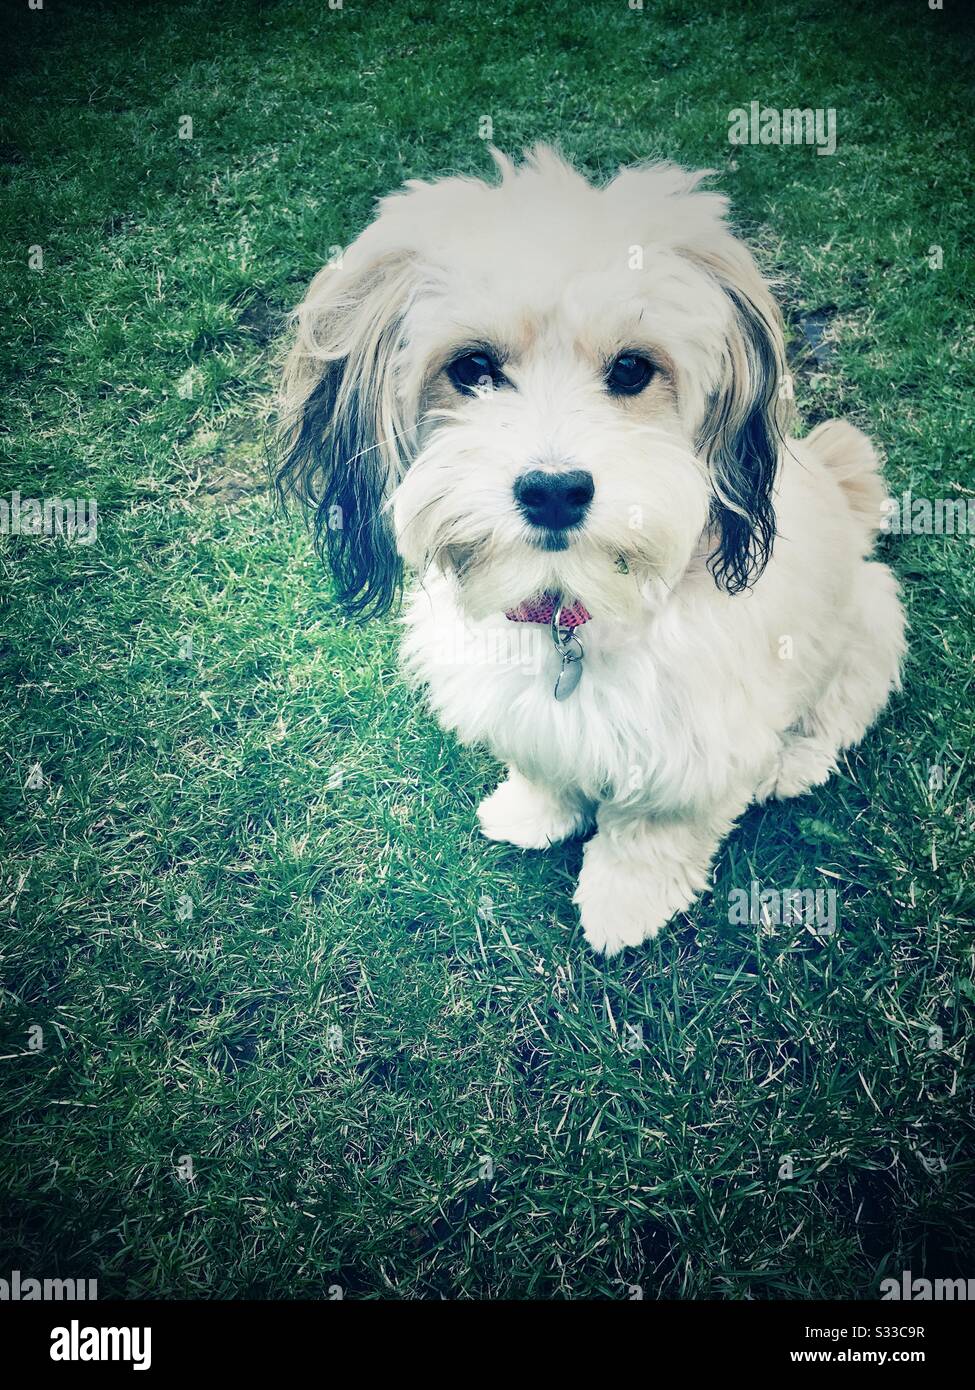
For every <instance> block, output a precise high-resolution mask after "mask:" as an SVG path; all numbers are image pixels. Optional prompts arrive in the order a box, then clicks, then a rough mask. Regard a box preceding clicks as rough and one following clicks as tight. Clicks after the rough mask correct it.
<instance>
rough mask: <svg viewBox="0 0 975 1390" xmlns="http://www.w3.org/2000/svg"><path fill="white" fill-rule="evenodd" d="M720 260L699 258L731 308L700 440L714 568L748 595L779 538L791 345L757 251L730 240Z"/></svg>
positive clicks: (720, 579)
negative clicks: (777, 494)
mask: <svg viewBox="0 0 975 1390" xmlns="http://www.w3.org/2000/svg"><path fill="white" fill-rule="evenodd" d="M727 243H728V244H727V245H726V247H725V248H723V251H722V253H720V254H711V255H703V256H698V257H695V259H696V260H697V261H698V264H700V265H701V266H702V267H703V268H705V269H707V270H708V271H709V272H710V273H711V274H712V275H713V276H714V277H715V279H716V280H717V281H718V283H719V285H720V286H721V289H722V290H723V292H724V294H725V296H726V298H727V300H728V303H729V305H730V307H731V317H730V321H729V327H728V330H727V336H726V343H725V354H724V356H725V360H724V368H723V375H722V380H721V382H720V384H719V385H718V387H717V389H716V390H715V391H714V392H713V394H712V396H711V399H710V401H709V402H708V409H707V413H706V416H705V420H704V424H703V426H702V429H701V431H700V434H699V437H698V449H699V451H700V453H701V455H702V457H704V458H706V459H707V461H708V464H709V467H710V472H711V482H712V487H713V489H714V500H713V504H712V523H713V526H714V529H715V531H716V533H717V538H718V540H717V546H716V547H715V549H714V551H713V552H712V553H711V555H710V556H709V560H708V564H709V568H710V570H711V573H712V574H713V576H714V580H715V583H716V584H717V585H718V587H719V588H723V589H725V590H726V591H727V592H728V593H729V594H737V593H741V591H742V590H743V589H747V588H748V587H749V586H750V585H751V584H753V583H754V582H755V580H756V579H757V578H758V577H759V575H760V574H761V573H762V570H763V569H764V568H765V566H766V564H767V563H768V560H769V557H770V556H771V553H772V545H773V542H774V540H775V509H774V503H773V492H774V488H775V481H776V476H777V473H778V464H779V451H780V448H781V447H782V443H783V440H784V432H785V426H786V423H787V419H788V414H789V406H788V402H787V400H786V399H785V397H784V394H783V392H782V389H781V387H782V382H783V381H784V380H785V378H786V367H785V345H784V341H783V335H782V326H781V317H780V315H779V310H778V306H777V305H776V303H775V301H774V299H773V298H772V296H771V294H770V293H769V290H768V288H767V286H766V284H765V282H764V280H763V279H762V277H761V275H760V274H759V271H758V268H757V267H756V265H755V263H754V261H753V260H752V257H751V255H750V253H749V252H748V251H747V249H746V248H745V247H744V246H743V245H742V244H741V243H740V242H735V241H732V240H731V238H730V237H728V238H727Z"/></svg>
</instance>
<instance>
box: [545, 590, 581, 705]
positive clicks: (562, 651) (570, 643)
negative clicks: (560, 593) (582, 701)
mask: <svg viewBox="0 0 975 1390" xmlns="http://www.w3.org/2000/svg"><path fill="white" fill-rule="evenodd" d="M561 619H562V600H561V598H560V599H559V601H558V603H557V604H556V605H555V611H554V612H553V614H552V641H553V642H554V643H555V650H556V651H557V652H558V654H559V656H560V657H561V658H562V669H561V670H560V671H559V674H558V679H557V680H556V682H555V691H554V695H555V698H556V700H567V699H568V698H569V696H570V695H571V694H572V692H573V690H575V688H576V686H577V685H578V684H579V682H580V681H581V680H582V658H583V656H585V652H584V651H583V650H582V643H581V642H580V641H579V639H578V637H577V636H576V635H575V632H574V631H573V630H572V628H571V627H562V626H561Z"/></svg>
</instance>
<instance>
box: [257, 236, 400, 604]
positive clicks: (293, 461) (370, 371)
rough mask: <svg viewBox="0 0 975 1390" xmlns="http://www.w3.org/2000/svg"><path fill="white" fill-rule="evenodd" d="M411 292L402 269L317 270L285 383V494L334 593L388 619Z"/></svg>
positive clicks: (394, 572) (395, 572) (394, 585)
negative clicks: (304, 519) (400, 370)
mask: <svg viewBox="0 0 975 1390" xmlns="http://www.w3.org/2000/svg"><path fill="white" fill-rule="evenodd" d="M343 277H344V278H343ZM408 285H409V267H408V265H407V264H406V263H405V261H403V260H389V261H387V262H385V263H382V264H377V265H371V266H368V265H367V266H366V267H364V268H362V269H360V270H359V271H358V272H357V273H352V272H347V271H344V270H342V269H339V268H336V269H332V268H331V267H329V268H327V269H326V270H324V271H321V272H320V273H319V275H318V276H317V277H316V279H315V281H314V282H313V284H312V286H311V288H310V290H309V292H308V295H307V296H306V298H305V301H304V302H303V304H302V305H301V307H300V308H299V309H298V310H297V312H296V314H295V316H294V318H295V323H296V334H295V341H294V345H293V347H292V350H291V354H290V356H289V359H288V362H287V365H286V367H285V372H284V379H283V384H282V411H281V415H282V419H281V428H280V439H281V450H280V465H279V467H278V471H277V475H276V484H277V490H278V495H279V496H280V497H281V498H282V500H285V499H287V498H288V497H294V498H296V499H297V500H298V501H299V502H301V503H303V504H305V505H306V506H307V507H308V508H309V509H310V510H312V511H313V514H314V529H315V541H316V546H317V548H318V550H319V553H320V554H321V555H322V557H323V559H324V560H325V561H326V563H327V564H328V566H329V568H330V570H331V572H332V575H333V578H334V582H335V588H336V594H337V596H338V598H339V600H340V601H341V603H342V605H343V607H344V608H345V610H346V611H347V612H349V613H351V614H354V615H357V616H361V617H373V616H377V615H379V614H382V613H385V612H387V611H388V610H389V609H390V608H391V607H392V606H393V604H394V603H395V602H396V601H397V599H398V597H399V595H400V592H401V589H402V565H401V562H400V559H399V556H398V555H397V553H396V544H395V538H394V536H393V529H392V525H391V522H390V518H389V515H388V509H387V506H386V503H387V501H388V498H389V494H390V492H391V490H392V487H393V486H394V485H395V482H396V481H397V478H398V476H399V475H400V474H401V471H402V467H403V453H404V436H408V435H409V434H410V433H411V429H410V425H409V424H408V422H407V421H405V420H404V418H403V410H402V406H401V403H400V402H399V400H398V396H397V390H396V381H395V362H396V354H397V351H398V349H399V347H400V335H401V327H402V314H403V310H404V307H405V303H406V300H407V296H408Z"/></svg>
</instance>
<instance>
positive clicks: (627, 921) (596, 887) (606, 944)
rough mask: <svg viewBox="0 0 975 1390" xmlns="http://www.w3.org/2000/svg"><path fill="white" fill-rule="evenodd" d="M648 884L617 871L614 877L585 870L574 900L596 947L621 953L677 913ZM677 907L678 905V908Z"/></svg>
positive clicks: (612, 953) (586, 933)
mask: <svg viewBox="0 0 975 1390" xmlns="http://www.w3.org/2000/svg"><path fill="white" fill-rule="evenodd" d="M645 889H646V885H645V884H644V883H643V882H642V881H641V882H640V883H639V884H634V883H632V882H630V883H627V882H625V881H623V880H622V879H621V876H620V874H619V873H618V872H617V873H616V874H615V875H613V876H612V877H610V876H606V877H603V876H601V875H600V874H596V873H589V874H587V873H586V872H585V870H583V873H582V875H581V876H580V879H579V886H578V887H577V888H576V892H575V897H574V899H573V901H574V902H575V904H576V906H577V907H578V909H579V919H580V921H581V922H582V930H583V934H584V936H585V938H586V940H587V941H588V942H589V945H590V946H591V947H592V949H593V950H594V951H597V952H601V953H603V954H604V955H607V956H615V955H618V954H619V952H620V951H622V950H624V949H625V948H626V947H627V946H639V945H641V944H642V943H643V942H644V941H650V940H651V939H652V938H653V937H655V936H656V935H657V932H658V931H659V930H660V928H661V927H665V926H666V925H667V923H668V922H669V921H670V919H671V917H672V916H673V915H674V914H673V912H672V911H671V910H670V908H669V907H668V905H667V904H666V903H664V902H662V901H654V897H653V894H652V893H650V894H648V893H647V892H646V891H645ZM675 910H676V909H675Z"/></svg>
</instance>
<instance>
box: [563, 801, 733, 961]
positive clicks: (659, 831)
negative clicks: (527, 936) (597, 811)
mask: <svg viewBox="0 0 975 1390" xmlns="http://www.w3.org/2000/svg"><path fill="white" fill-rule="evenodd" d="M602 824H603V820H602V815H601V816H600V825H602ZM716 847H717V846H716V841H714V840H713V839H712V837H711V835H710V833H709V832H708V831H707V830H706V829H704V828H702V827H698V826H695V825H694V824H692V823H688V824H686V825H677V826H669V827H668V826H655V825H653V824H652V823H651V824H645V825H640V824H634V825H628V826H627V825H624V826H622V827H620V826H617V827H616V828H615V829H613V830H612V831H611V832H610V833H607V832H606V831H605V830H602V829H601V830H600V833H599V834H598V835H597V836H596V838H595V839H594V840H590V841H589V843H588V845H586V851H585V854H584V856H583V861H582V872H581V873H580V875H579V883H578V885H577V887H576V892H575V898H574V902H575V903H576V905H577V906H578V908H579V916H580V919H581V921H582V930H583V932H584V933H585V937H586V940H587V941H588V942H589V945H590V946H591V947H592V948H593V950H594V951H602V952H604V953H605V954H606V955H607V956H615V955H616V954H617V953H618V952H619V951H622V950H623V949H624V948H625V947H627V946H639V945H640V943H641V942H643V941H649V940H650V939H651V938H652V937H654V936H656V935H657V932H659V931H660V928H661V927H665V926H666V925H667V923H668V922H669V921H670V920H671V918H672V917H674V916H675V915H676V914H677V913H678V912H683V911H684V910H685V909H686V908H688V907H690V905H691V903H692V902H693V901H694V899H695V898H696V897H697V895H698V893H700V892H702V891H703V890H704V889H705V888H706V887H707V883H708V869H709V865H710V861H711V856H712V855H713V853H714V849H715V848H716Z"/></svg>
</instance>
